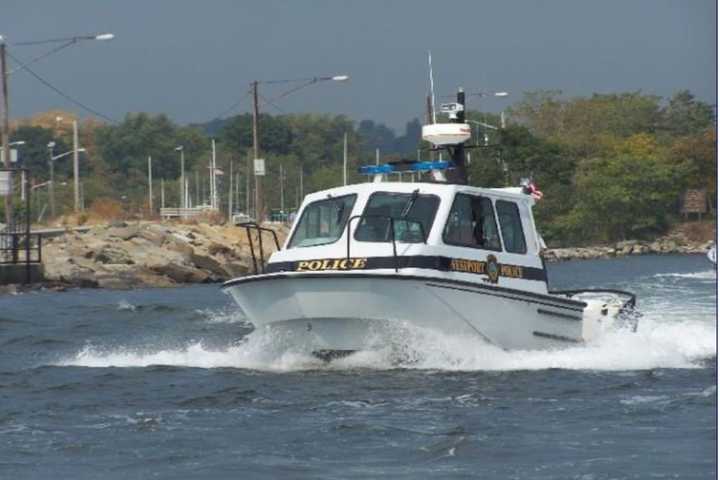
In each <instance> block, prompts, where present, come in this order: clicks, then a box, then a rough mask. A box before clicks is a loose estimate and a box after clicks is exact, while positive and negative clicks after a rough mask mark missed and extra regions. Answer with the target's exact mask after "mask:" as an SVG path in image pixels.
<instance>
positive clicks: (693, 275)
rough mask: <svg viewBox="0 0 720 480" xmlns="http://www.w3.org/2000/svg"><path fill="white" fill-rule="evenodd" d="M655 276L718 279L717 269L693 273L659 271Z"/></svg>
mask: <svg viewBox="0 0 720 480" xmlns="http://www.w3.org/2000/svg"><path fill="white" fill-rule="evenodd" d="M653 278H692V279H696V280H717V271H715V270H704V271H702V272H692V273H657V274H655V275H653Z"/></svg>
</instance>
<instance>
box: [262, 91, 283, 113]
mask: <svg viewBox="0 0 720 480" xmlns="http://www.w3.org/2000/svg"><path fill="white" fill-rule="evenodd" d="M258 97H260V100H262V101H263V102H265V103H267V104H268V105H270V106H272V107H275V109H276V110H277V111H278V112H280V113H283V114H284V113H285V111H284V110H283V109H282V108H280V107H278V106H277V105H276V104H275V102H274V100H276V99H275V98H274V99H272V100H269V99H267V98H265V97H263V96H262V95H260V94H259V93H258Z"/></svg>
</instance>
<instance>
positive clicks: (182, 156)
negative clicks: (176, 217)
mask: <svg viewBox="0 0 720 480" xmlns="http://www.w3.org/2000/svg"><path fill="white" fill-rule="evenodd" d="M175 151H177V152H180V208H185V147H184V146H182V145H178V146H177V147H175Z"/></svg>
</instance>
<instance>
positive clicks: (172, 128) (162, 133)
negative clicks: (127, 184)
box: [96, 113, 209, 178]
mask: <svg viewBox="0 0 720 480" xmlns="http://www.w3.org/2000/svg"><path fill="white" fill-rule="evenodd" d="M96 142H97V144H98V147H99V151H100V152H99V153H100V154H101V155H102V157H103V158H104V159H105V162H106V163H107V165H108V167H109V168H110V170H111V172H112V173H118V174H120V175H122V178H124V177H125V176H127V175H129V176H130V177H135V176H137V175H138V172H147V159H148V157H152V159H153V170H154V171H155V175H156V177H158V178H175V177H178V176H179V175H180V152H178V151H176V150H175V147H177V146H178V145H182V146H183V147H184V151H185V168H186V169H187V170H188V171H189V170H191V169H192V168H193V167H194V166H195V163H196V162H197V161H198V159H199V157H200V155H201V154H203V153H207V151H208V148H209V145H208V142H207V140H206V138H205V137H204V136H203V135H202V133H201V132H200V131H199V130H197V129H194V128H189V127H178V126H177V125H175V124H174V123H173V122H172V121H170V120H169V119H168V118H167V116H165V115H156V116H153V115H149V114H147V113H137V114H128V115H127V116H126V117H125V120H124V121H123V122H122V123H120V124H119V125H107V126H104V127H100V128H98V129H97V131H96Z"/></svg>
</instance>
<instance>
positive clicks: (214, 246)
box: [208, 242, 234, 255]
mask: <svg viewBox="0 0 720 480" xmlns="http://www.w3.org/2000/svg"><path fill="white" fill-rule="evenodd" d="M208 253H210V255H234V252H233V250H232V248H230V247H228V246H227V245H222V244H220V243H216V242H213V243H211V244H210V246H209V247H208Z"/></svg>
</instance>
